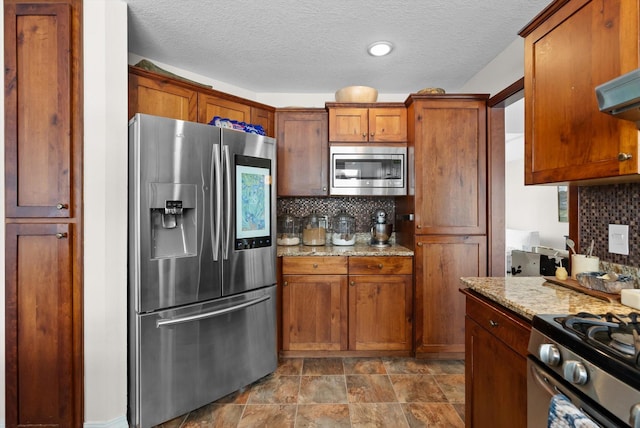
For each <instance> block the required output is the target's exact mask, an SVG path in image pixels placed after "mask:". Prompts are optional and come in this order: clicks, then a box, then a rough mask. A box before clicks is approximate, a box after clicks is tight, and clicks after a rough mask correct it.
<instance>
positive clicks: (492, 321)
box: [489, 320, 498, 327]
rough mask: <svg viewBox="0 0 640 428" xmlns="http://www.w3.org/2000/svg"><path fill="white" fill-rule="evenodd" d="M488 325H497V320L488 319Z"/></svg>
mask: <svg viewBox="0 0 640 428" xmlns="http://www.w3.org/2000/svg"><path fill="white" fill-rule="evenodd" d="M489 325H491V327H497V326H498V321H494V320H489Z"/></svg>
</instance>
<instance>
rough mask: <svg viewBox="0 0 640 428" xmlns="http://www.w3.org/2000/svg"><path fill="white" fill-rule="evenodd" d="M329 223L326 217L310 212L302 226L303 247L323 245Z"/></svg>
mask: <svg viewBox="0 0 640 428" xmlns="http://www.w3.org/2000/svg"><path fill="white" fill-rule="evenodd" d="M328 225H329V221H328V218H327V216H326V215H320V214H318V213H316V212H312V213H311V214H309V215H308V216H306V217H305V218H304V220H303V224H302V243H303V244H304V245H325V243H326V240H327V228H328Z"/></svg>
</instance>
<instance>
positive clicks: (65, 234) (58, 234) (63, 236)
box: [56, 232, 67, 239]
mask: <svg viewBox="0 0 640 428" xmlns="http://www.w3.org/2000/svg"><path fill="white" fill-rule="evenodd" d="M66 237H67V232H59V233H56V238H58V239H62V238H66Z"/></svg>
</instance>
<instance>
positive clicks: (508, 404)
mask: <svg viewBox="0 0 640 428" xmlns="http://www.w3.org/2000/svg"><path fill="white" fill-rule="evenodd" d="M465 326H466V329H467V342H466V348H467V353H468V354H467V357H466V360H467V362H466V363H465V364H466V367H465V371H466V375H465V380H466V382H465V405H466V407H465V418H467V426H472V427H477V428H484V427H486V428H511V427H524V426H527V377H526V373H527V360H526V358H525V357H523V356H521V355H518V354H517V353H516V352H514V351H513V350H512V349H511V348H509V347H507V346H505V345H504V344H503V343H502V342H501V341H500V340H499V339H498V338H496V337H495V336H493V335H492V334H490V333H489V332H488V331H487V330H485V329H484V328H482V327H480V326H479V325H478V324H477V323H475V322H474V321H472V320H471V319H467V320H466V325H465ZM469 364H472V366H469ZM496 403H500V411H496Z"/></svg>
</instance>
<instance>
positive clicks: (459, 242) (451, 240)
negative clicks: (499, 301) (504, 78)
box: [396, 94, 488, 357]
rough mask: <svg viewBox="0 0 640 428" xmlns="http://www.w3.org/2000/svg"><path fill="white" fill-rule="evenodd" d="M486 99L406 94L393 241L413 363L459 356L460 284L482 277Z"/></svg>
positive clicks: (484, 267) (461, 337)
mask: <svg viewBox="0 0 640 428" xmlns="http://www.w3.org/2000/svg"><path fill="white" fill-rule="evenodd" d="M487 99H488V95H464V94H454V95H449V94H446V95H411V96H409V98H408V99H407V101H406V105H407V110H408V113H407V118H408V153H409V162H408V163H409V190H408V195H407V196H406V197H401V198H399V199H398V200H397V203H396V216H397V218H396V231H397V232H396V235H397V240H398V242H399V243H400V244H402V245H405V246H407V247H409V248H412V249H413V250H414V254H415V255H414V260H415V268H414V281H415V328H414V331H415V351H416V355H417V356H421V355H422V356H429V355H430V356H443V357H448V356H460V355H462V353H464V340H465V337H464V315H465V301H464V297H463V295H462V294H461V293H460V292H459V288H460V277H465V276H474V277H475V276H485V275H486V273H487V154H486V152H487V137H486V134H487V125H486V117H487V112H486V103H487Z"/></svg>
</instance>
